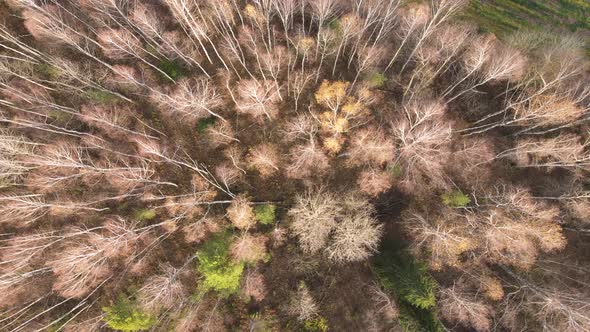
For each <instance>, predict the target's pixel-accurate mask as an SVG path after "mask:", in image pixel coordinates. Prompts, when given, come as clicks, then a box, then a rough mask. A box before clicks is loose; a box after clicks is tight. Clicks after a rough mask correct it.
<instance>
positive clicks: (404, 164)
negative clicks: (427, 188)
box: [391, 100, 451, 188]
mask: <svg viewBox="0 0 590 332" xmlns="http://www.w3.org/2000/svg"><path fill="white" fill-rule="evenodd" d="M404 109H405V117H404V118H402V119H400V120H398V121H397V122H395V123H392V125H391V126H392V131H393V135H394V137H395V138H396V140H397V146H398V149H397V153H398V156H397V162H398V165H399V166H400V167H401V169H402V174H403V176H404V184H405V185H406V186H408V187H410V188H411V187H413V186H415V185H416V184H418V183H422V181H423V179H424V178H425V177H427V178H429V179H430V182H431V185H435V186H444V183H445V179H444V177H445V176H444V172H443V169H442V165H443V164H442V163H441V162H442V161H443V159H444V158H446V157H447V156H448V154H449V145H448V144H449V142H450V139H451V126H450V124H449V123H445V121H444V118H443V114H444V110H445V105H444V104H442V103H441V102H438V101H433V100H431V101H420V102H415V103H413V104H410V105H406V106H404Z"/></svg>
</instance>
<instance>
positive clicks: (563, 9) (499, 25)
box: [461, 0, 590, 55]
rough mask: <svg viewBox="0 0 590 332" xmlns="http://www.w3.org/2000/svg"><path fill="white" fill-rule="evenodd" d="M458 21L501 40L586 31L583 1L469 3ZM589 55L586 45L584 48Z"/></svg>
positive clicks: (589, 9)
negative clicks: (524, 34)
mask: <svg viewBox="0 0 590 332" xmlns="http://www.w3.org/2000/svg"><path fill="white" fill-rule="evenodd" d="M461 18H462V19H464V20H467V21H471V22H474V23H476V24H477V25H478V26H479V27H480V30H481V31H482V32H491V33H493V34H495V35H496V36H498V37H499V38H501V39H503V38H506V37H507V36H509V35H511V34H512V33H514V32H515V31H518V30H534V31H546V30H548V29H555V30H564V29H565V30H569V31H572V32H577V31H580V30H586V31H589V30H590V2H589V1H586V0H551V1H549V0H490V1H481V0H470V2H469V6H468V7H467V9H466V10H465V11H464V13H463V15H462V16H461ZM586 49H587V51H588V52H587V53H588V54H589V55H590V45H589V44H587V45H586Z"/></svg>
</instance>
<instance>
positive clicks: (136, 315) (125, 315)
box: [102, 294, 156, 331]
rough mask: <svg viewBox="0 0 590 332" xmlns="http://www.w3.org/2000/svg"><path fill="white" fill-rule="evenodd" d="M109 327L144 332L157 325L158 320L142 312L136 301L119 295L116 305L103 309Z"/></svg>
mask: <svg viewBox="0 0 590 332" xmlns="http://www.w3.org/2000/svg"><path fill="white" fill-rule="evenodd" d="M102 311H104V313H105V314H106V317H105V320H106V322H107V325H108V326H109V327H110V328H112V329H114V330H119V331H144V330H149V329H150V328H151V327H152V326H154V325H155V324H156V318H155V317H154V316H152V315H149V314H146V313H144V312H142V311H141V310H140V309H139V308H138V307H137V305H136V304H135V303H134V301H132V300H130V299H129V298H128V297H127V296H124V295H122V294H120V295H119V297H118V298H117V301H116V302H115V304H114V305H112V306H110V307H103V308H102Z"/></svg>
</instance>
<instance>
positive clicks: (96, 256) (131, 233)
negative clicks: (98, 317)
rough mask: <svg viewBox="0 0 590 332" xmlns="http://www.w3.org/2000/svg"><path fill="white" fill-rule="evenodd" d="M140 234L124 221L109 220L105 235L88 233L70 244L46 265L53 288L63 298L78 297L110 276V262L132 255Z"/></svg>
mask: <svg viewBox="0 0 590 332" xmlns="http://www.w3.org/2000/svg"><path fill="white" fill-rule="evenodd" d="M139 236H140V234H139V233H137V232H136V230H135V229H134V227H133V225H129V224H127V223H125V222H124V221H115V220H113V221H108V222H107V223H106V224H105V233H104V234H100V233H95V232H91V233H87V234H86V235H85V239H84V240H82V239H79V240H78V241H76V242H73V241H69V242H68V243H67V244H66V245H65V246H64V248H63V249H62V251H60V252H59V256H58V257H56V258H54V260H52V261H49V262H47V265H48V266H49V267H51V269H52V270H53V273H54V274H55V277H56V281H55V283H54V284H53V289H54V290H55V291H56V292H58V293H59V294H60V295H61V296H63V297H69V298H79V297H83V296H84V295H86V294H88V293H89V292H91V291H92V290H93V289H94V288H96V287H97V286H99V285H100V284H101V283H102V282H103V281H104V280H106V279H108V278H110V277H111V275H112V273H113V271H112V265H111V264H110V263H109V259H115V258H125V257H129V256H130V255H132V253H133V252H134V250H135V249H134V247H135V242H136V241H137V240H138V238H139Z"/></svg>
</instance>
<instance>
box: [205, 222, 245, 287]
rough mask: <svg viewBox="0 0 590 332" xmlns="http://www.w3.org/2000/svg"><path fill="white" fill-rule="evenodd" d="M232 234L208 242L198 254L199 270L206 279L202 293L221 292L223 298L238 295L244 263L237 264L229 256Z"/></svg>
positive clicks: (217, 235)
mask: <svg viewBox="0 0 590 332" xmlns="http://www.w3.org/2000/svg"><path fill="white" fill-rule="evenodd" d="M229 246H230V234H229V233H227V232H225V233H220V234H216V235H214V236H213V238H212V239H210V240H209V241H207V242H206V243H205V244H204V245H203V247H202V248H201V250H199V251H198V252H197V260H198V263H199V265H198V267H197V270H198V271H199V273H200V274H201V275H202V276H203V277H204V280H203V281H202V283H201V284H200V291H201V292H202V293H205V292H207V291H209V290H213V291H216V292H219V294H220V295H221V296H223V297H228V296H230V295H232V294H234V293H236V292H237V291H238V289H239V287H240V279H241V277H242V272H244V263H243V262H240V263H235V262H233V261H232V260H231V257H230V255H229Z"/></svg>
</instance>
